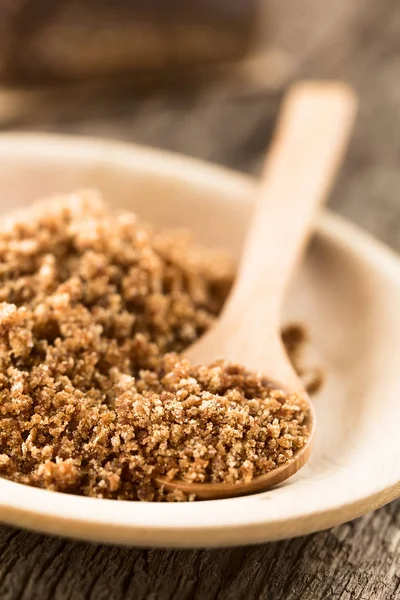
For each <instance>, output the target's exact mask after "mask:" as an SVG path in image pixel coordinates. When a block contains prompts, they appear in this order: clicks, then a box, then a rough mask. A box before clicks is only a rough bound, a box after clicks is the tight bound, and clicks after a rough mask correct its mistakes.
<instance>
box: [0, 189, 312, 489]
mask: <svg viewBox="0 0 400 600" xmlns="http://www.w3.org/2000/svg"><path fill="white" fill-rule="evenodd" d="M232 277H233V265H232V264H231V262H230V261H229V260H228V259H227V258H226V257H225V256H224V255H222V254H220V253H217V252H215V251H210V250H207V249H205V248H201V247H198V246H196V245H195V244H194V243H193V242H192V241H191V239H190V237H188V236H187V235H182V234H178V233H176V232H175V233H174V232H155V231H153V230H151V229H150V228H147V227H145V226H143V225H142V224H140V223H138V222H137V219H136V217H135V216H134V215H133V214H131V213H126V212H125V213H117V212H113V211H111V210H110V209H109V208H108V207H107V205H106V204H104V202H103V201H102V200H101V198H99V196H98V195H97V194H96V193H94V192H81V193H79V194H72V195H69V196H65V197H59V198H54V199H51V200H49V201H46V202H42V203H38V204H37V205H34V206H32V207H30V208H27V209H25V210H23V211H21V212H20V213H16V214H12V215H8V216H6V217H3V218H2V220H1V221H0V282H1V285H0V474H2V475H3V476H5V477H7V478H9V479H11V480H13V481H16V482H20V483H25V484H29V485H34V486H38V487H43V488H47V489H51V490H56V491H62V492H69V493H74V494H83V495H87V496H94V497H101V498H115V499H129V500H158V501H159V500H186V499H187V498H185V497H184V496H183V495H182V494H179V493H168V492H167V491H165V490H163V489H159V488H157V486H155V485H154V483H153V481H154V478H155V477H160V476H163V477H167V478H180V479H182V480H184V481H188V482H221V481H225V482H230V483H236V482H241V481H249V480H251V479H252V478H253V477H255V476H257V475H259V474H261V473H265V472H267V471H269V470H271V469H273V468H275V467H276V466H278V465H280V464H282V463H284V462H286V461H287V460H289V459H290V458H291V457H292V456H293V452H295V451H296V450H297V449H299V448H301V447H302V446H303V445H304V444H305V442H306V441H307V437H308V432H307V427H306V425H305V420H306V405H305V404H304V402H303V401H302V399H301V398H300V397H299V396H295V395H288V394H284V393H283V392H281V391H279V390H275V389H273V388H272V387H271V385H270V384H269V383H268V382H267V381H265V380H262V379H260V378H259V377H257V376H256V375H255V374H253V373H250V372H247V371H246V370H244V369H243V367H241V366H238V365H230V364H227V363H225V362H224V361H221V362H219V363H214V364H212V365H209V366H192V365H190V364H189V363H188V362H187V360H185V359H183V358H182V357H180V356H179V353H180V352H181V351H182V350H183V349H184V348H185V347H186V346H188V345H189V344H190V343H192V342H193V341H194V340H196V339H197V338H198V337H199V336H200V335H202V333H203V332H204V331H205V330H206V329H207V328H208V327H209V326H210V325H211V324H212V322H213V320H214V319H215V317H216V316H217V315H218V312H219V311H220V309H221V307H222V305H223V302H224V299H225V297H226V294H227V292H228V290H229V286H230V284H231V281H232ZM283 339H284V341H285V343H286V344H287V347H288V349H289V351H290V353H291V355H292V356H293V357H294V358H295V365H296V366H298V356H299V348H301V346H302V344H303V341H304V339H303V333H302V332H301V330H300V329H298V328H292V329H288V330H287V331H286V332H285V334H284V338H283Z"/></svg>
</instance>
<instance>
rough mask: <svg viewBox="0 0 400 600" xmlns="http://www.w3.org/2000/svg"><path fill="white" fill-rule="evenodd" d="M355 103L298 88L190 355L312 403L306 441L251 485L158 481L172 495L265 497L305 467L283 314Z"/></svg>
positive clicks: (328, 90) (345, 96) (315, 86)
mask: <svg viewBox="0 0 400 600" xmlns="http://www.w3.org/2000/svg"><path fill="white" fill-rule="evenodd" d="M356 107H357V100H356V97H355V94H354V93H353V91H352V90H351V89H350V88H349V87H347V86H346V85H345V84H344V83H339V82H331V83H326V82H320V83H318V82H304V83H299V84H296V85H294V86H293V87H292V88H291V89H290V91H289V93H288V95H287V97H286V99H285V101H284V105H283V109H282V112H281V115H280V118H279V121H278V126H277V131H276V134H275V139H274V141H273V143H272V146H271V149H270V151H269V155H268V158H267V162H266V167H265V169H264V173H263V176H262V181H261V189H260V195H259V199H258V202H257V203H256V206H255V209H254V214H253V217H252V222H251V224H250V228H249V232H248V235H247V240H246V243H245V245H244V249H243V254H242V258H241V262H240V265H239V268H238V272H237V277H236V281H235V283H234V286H233V288H232V291H231V293H230V296H229V298H228V300H227V302H226V304H225V306H224V309H223V311H222V314H221V316H220V318H219V319H218V321H217V322H216V324H215V325H214V327H213V328H212V329H211V330H209V331H208V332H207V333H206V334H205V335H204V336H203V337H202V338H201V339H200V340H198V341H197V342H196V343H195V344H194V345H193V346H191V347H190V348H189V349H188V351H187V352H186V357H187V358H188V359H189V360H190V361H191V362H192V363H193V364H208V363H211V362H212V361H214V360H217V359H221V358H224V359H226V360H228V361H231V362H234V363H239V364H242V365H244V366H245V367H246V368H247V369H249V370H252V371H256V372H258V373H261V374H263V375H264V376H266V377H267V378H268V379H269V380H270V381H272V382H275V383H276V385H277V387H279V388H281V389H283V390H285V391H288V392H289V391H293V392H296V393H298V394H301V395H302V396H303V397H304V398H305V399H306V400H307V401H308V403H309V411H308V417H307V423H306V424H307V427H308V430H309V434H310V435H309V439H308V443H307V444H306V445H305V446H303V447H302V448H301V449H300V450H299V451H298V452H297V453H296V454H295V455H294V456H293V458H292V459H291V460H290V461H289V462H287V463H285V464H283V465H281V466H280V467H277V468H276V469H273V470H272V471H270V472H268V473H266V474H265V475H261V476H259V477H256V478H254V479H253V480H252V481H251V482H250V483H239V484H235V485H234V484H228V483H185V482H183V481H179V480H172V481H168V480H166V479H157V480H156V482H157V484H158V485H163V486H164V487H165V488H166V489H167V490H170V491H172V490H174V489H179V490H182V491H183V492H184V493H186V494H195V495H196V497H197V498H201V499H213V498H225V497H231V496H240V495H244V494H249V493H254V492H260V491H262V490H266V489H267V488H270V487H272V486H273V485H276V484H277V483H280V482H281V481H284V480H285V479H287V478H288V477H290V476H291V475H293V474H294V473H295V472H296V471H298V470H299V469H300V468H301V467H302V466H303V465H304V464H305V463H306V461H307V459H308V457H309V455H310V450H311V442H312V438H313V434H314V429H315V416H314V410H313V407H312V405H311V403H310V401H309V398H308V396H307V393H306V392H305V390H304V388H303V385H302V383H301V381H300V380H299V378H298V377H297V375H296V373H295V371H294V370H293V368H292V365H291V363H290V361H289V359H288V356H287V354H286V352H285V349H284V346H283V344H282V340H281V335H280V309H281V304H282V300H283V297H284V293H285V291H286V287H287V285H288V282H289V280H290V278H291V276H292V273H293V270H294V268H295V266H296V264H297V263H298V261H299V258H300V257H301V255H302V253H303V251H304V248H305V245H306V242H307V240H308V238H309V237H310V234H311V232H312V229H313V223H314V217H315V214H316V211H317V208H318V207H319V206H321V204H322V203H323V202H324V200H325V199H326V198H327V195H328V192H329V190H330V188H331V185H332V183H333V180H334V177H335V175H336V173H337V171H338V168H339V165H340V162H341V159H342V156H343V154H344V151H345V148H346V146H347V142H348V139H349V135H350V132H351V129H352V124H353V121H354V117H355V113H356Z"/></svg>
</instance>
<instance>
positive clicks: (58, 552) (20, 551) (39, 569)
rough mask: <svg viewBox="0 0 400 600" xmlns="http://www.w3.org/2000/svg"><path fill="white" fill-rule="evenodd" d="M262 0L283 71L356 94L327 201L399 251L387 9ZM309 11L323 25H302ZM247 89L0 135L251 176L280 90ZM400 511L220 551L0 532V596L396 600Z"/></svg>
mask: <svg viewBox="0 0 400 600" xmlns="http://www.w3.org/2000/svg"><path fill="white" fill-rule="evenodd" d="M274 4H275V5H276V10H278V11H280V12H279V15H278V16H280V18H279V19H278V22H279V24H280V25H281V24H284V27H283V29H282V31H280V30H279V28H277V29H278V30H277V31H276V32H275V35H276V44H278V45H280V51H281V53H282V55H283V56H289V59H290V57H293V63H292V62H290V60H289V63H290V64H293V65H295V67H296V68H295V72H296V73H297V74H302V75H306V76H311V75H314V74H315V75H323V76H333V77H338V76H339V77H340V76H343V77H345V78H346V79H347V80H349V81H350V82H351V83H353V84H354V85H356V86H357V89H358V90H359V92H360V94H361V101H362V103H361V116H360V119H359V123H358V126H357V130H356V136H355V139H354V141H353V144H352V148H351V152H350V156H349V160H348V162H347V164H346V168H345V170H344V172H343V174H342V176H341V178H340V181H339V184H338V185H337V187H336V190H335V193H334V195H333V197H332V200H331V206H332V207H333V208H334V209H335V210H337V211H338V212H340V213H341V214H343V215H345V216H346V217H348V218H350V219H352V220H353V221H356V222H357V223H359V224H360V225H362V226H363V227H365V228H367V229H368V230H370V231H371V232H373V233H374V234H375V235H377V236H378V237H380V238H381V239H383V240H385V241H386V242H388V243H389V244H390V245H392V246H393V247H394V248H395V249H397V250H400V200H399V190H400V169H399V141H398V129H399V122H400V81H399V73H400V52H399V50H400V47H399V46H400V11H399V10H398V0H380V2H374V1H373V0H340V1H339V0H338V1H337V2H335V3H330V5H332V9H329V10H328V8H327V4H326V3H321V2H320V1H319V0H299V2H298V4H299V8H298V11H297V12H296V14H295V15H293V14H292V15H291V13H293V10H292V8H293V5H292V3H285V2H280V1H279V0H274ZM322 4H323V7H322ZM300 5H301V7H300ZM285 7H286V8H285ZM330 10H332V11H333V13H334V14H332V15H330V14H329V13H330ZM317 16H318V19H320V23H321V26H320V27H318V28H317V27H316V26H314V27H311V26H310V23H311V22H312V21H311V18H316V17H317ZM321 32H322V33H321ZM305 38H307V43H306V44H304V46H306V48H304V51H302V48H303V40H304V39H305ZM310 38H312V39H310ZM297 53H298V56H295V55H296V54H297ZM257 86H258V87H257ZM257 86H252V85H249V86H248V87H246V86H245V85H243V82H239V81H237V80H231V81H229V83H227V84H226V85H220V86H218V88H216V87H209V88H206V89H202V90H198V91H188V92H186V94H184V95H182V94H178V93H174V92H170V93H167V92H164V93H162V94H154V95H153V96H151V97H150V98H149V99H148V100H147V101H146V102H143V101H141V100H138V99H132V98H131V97H130V96H129V94H126V93H125V92H121V94H119V95H117V101H116V100H115V97H116V94H114V95H113V97H112V98H111V97H109V96H108V95H107V94H106V93H104V94H100V95H99V94H97V95H96V96H93V95H91V94H90V92H89V91H85V92H83V93H82V94H81V96H79V95H77V101H76V103H75V104H71V102H69V101H68V102H66V101H64V102H62V101H61V100H60V102H59V103H58V104H57V106H54V105H52V104H51V103H50V102H49V103H48V105H46V104H43V110H42V114H41V115H40V116H35V115H34V114H33V113H32V111H30V110H26V111H25V112H24V111H21V113H19V114H18V115H14V116H12V117H11V118H8V119H6V120H4V121H3V127H4V128H7V129H10V128H12V129H25V128H26V127H27V126H29V127H31V128H34V129H40V130H48V131H65V132H80V133H87V134H91V135H102V136H106V137H115V138H120V139H128V140H134V141H136V142H143V143H147V144H150V145H156V146H162V147H165V148H171V149H173V150H179V151H182V152H185V153H188V154H192V155H196V156H200V157H204V158H207V159H209V160H214V161H217V162H221V163H224V164H227V165H229V166H232V167H235V168H239V169H242V170H245V171H248V172H252V173H258V172H259V169H260V167H261V160H262V153H263V151H264V148H265V140H266V139H267V138H268V136H269V135H270V133H271V131H272V126H273V119H274V116H275V114H276V112H277V109H278V104H279V99H280V93H279V92H276V93H271V91H270V90H269V89H268V86H267V85H266V86H265V87H263V85H262V76H260V77H258V78H257ZM128 87H129V86H128ZM399 508H400V501H397V502H393V503H392V504H390V505H389V506H387V507H384V508H382V509H380V510H378V511H376V512H375V513H373V514H370V515H367V516H366V517H364V518H362V519H358V520H357V521H355V522H352V523H349V524H345V525H342V526H340V527H336V528H334V529H332V530H330V531H327V532H321V533H318V534H315V535H311V536H307V537H303V538H299V539H295V540H288V541H284V542H279V543H273V544H268V545H263V546H259V547H249V548H235V549H229V550H205V551H164V550H147V551H145V550H135V549H121V548H113V547H106V546H94V545H90V544H84V543H74V542H70V541H65V540H59V539H52V538H49V537H45V536H42V535H37V534H32V533H26V532H21V531H18V530H15V529H11V528H8V527H0V598H1V600H36V599H37V600H102V599H106V600H122V599H124V600H125V599H130V598H132V599H135V600H141V599H143V600H169V599H171V600H172V599H174V600H175V599H178V600H181V599H182V600H186V599H188V600H189V599H194V600H214V599H215V600H217V599H218V600H237V599H239V600H240V599H241V598H243V599H246V600H247V599H249V600H253V599H254V600H258V599H262V600H271V599H272V600H280V599H282V600H298V599H300V598H301V599H302V600H320V599H321V600H322V599H329V600H380V599H396V598H400V511H399Z"/></svg>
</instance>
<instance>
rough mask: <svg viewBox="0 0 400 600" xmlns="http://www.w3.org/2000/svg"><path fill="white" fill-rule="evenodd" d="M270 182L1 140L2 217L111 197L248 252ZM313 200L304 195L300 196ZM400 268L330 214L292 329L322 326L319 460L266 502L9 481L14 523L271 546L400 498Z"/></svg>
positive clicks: (116, 153) (302, 284) (78, 148)
mask: <svg viewBox="0 0 400 600" xmlns="http://www.w3.org/2000/svg"><path fill="white" fill-rule="evenodd" d="M256 185H257V184H256V182H255V181H254V180H252V179H250V178H247V177H245V176H242V175H239V174H235V173H232V172H229V171H227V170H224V169H221V168H217V167H213V166H209V165H206V164H204V163H201V162H197V161H194V160H190V159H187V158H183V157H179V156H173V155H170V154H168V153H164V152H158V151H153V150H148V149H144V148H139V147H133V146H127V145H124V144H114V143H110V142H102V141H96V140H84V139H78V138H65V137H52V136H41V135H40V136H39V135H20V134H15V135H3V136H0V210H6V209H10V208H15V207H17V206H21V205H23V204H26V203H28V202H30V201H31V200H33V199H35V198H37V197H40V196H43V195H47V194H51V193H54V192H60V191H61V192H62V191H71V190H73V189H75V188H79V187H88V186H90V187H93V186H94V187H98V188H100V189H101V190H102V191H103V193H104V194H105V197H106V198H107V199H108V201H109V202H110V203H111V204H112V205H115V206H117V205H118V206H124V207H129V208H131V209H133V210H135V211H137V212H138V214H139V215H140V216H141V217H143V218H145V219H147V220H150V221H152V222H154V223H155V224H157V225H162V226H185V227H190V228H191V229H192V230H193V231H194V232H195V234H196V235H197V236H198V237H199V239H201V240H202V241H203V242H205V243H207V244H213V245H219V246H224V247H227V248H228V249H229V250H230V251H231V252H233V253H234V254H236V255H237V254H238V252H239V251H240V243H241V240H242V237H243V233H244V231H245V229H246V223H247V219H248V216H249V214H250V208H251V200H252V198H253V197H254V196H255V189H256ZM299 201H301V199H300V198H299ZM399 307H400V261H399V260H398V259H397V257H396V256H395V255H394V254H393V253H392V252H391V251H390V250H388V249H386V248H385V247H383V246H382V245H380V244H378V243H377V242H376V241H374V240H373V239H371V238H370V237H369V236H367V235H366V234H364V233H362V232H360V231H359V230H357V229H356V228H355V227H353V226H351V225H349V224H348V223H346V222H345V221H343V220H342V219H340V218H338V217H335V216H333V215H330V214H326V215H324V216H323V217H322V218H321V219H320V221H319V223H318V226H317V232H316V236H315V238H314V240H313V243H312V245H311V248H310V251H309V253H308V256H307V260H306V262H305V264H304V266H303V268H302V270H301V273H300V274H299V277H298V280H297V281H296V282H295V283H294V285H293V289H292V291H291V293H290V294H289V297H288V303H287V307H286V311H285V315H284V316H283V319H284V321H285V322H286V321H288V320H292V319H295V320H300V321H305V322H306V323H308V324H309V326H310V328H311V332H312V337H313V341H314V346H315V350H316V353H317V354H318V360H319V361H321V363H322V364H323V365H324V367H325V369H326V372H327V384H326V386H325V388H324V390H323V392H322V393H321V394H320V396H319V397H318V398H316V399H315V406H316V412H317V435H316V440H315V446H314V451H313V455H312V458H311V460H310V462H309V463H308V465H307V466H306V467H305V468H304V469H303V470H302V471H301V472H299V473H298V474H297V475H296V476H295V477H294V478H292V479H290V480H289V481H287V482H285V483H284V484H282V485H280V486H278V487H277V488H275V489H274V490H271V491H269V492H266V493H263V494H257V495H254V496H248V497H244V498H236V499H230V500H216V501H209V502H197V503H188V504H146V503H140V502H117V501H112V500H97V499H91V498H81V497H77V496H69V495H65V494H60V493H54V492H49V491H45V490H39V489H34V488H30V487H25V486H22V485H18V484H15V483H11V482H9V481H5V480H0V520H1V521H3V522H5V523H10V524H13V525H17V526H21V527H27V528H30V529H36V530H39V531H43V532H47V533H54V534H60V535H65V536H71V537H76V538H82V539H87V540H96V541H100V542H116V543H122V544H131V545H145V546H176V547H187V546H191V547H193V546H220V545H233V544H250V543H255V542H265V541H267V540H274V539H279V538H284V537H291V536H295V535H301V534H306V533H310V532H312V531H316V530H320V529H324V528H327V527H331V526H333V525H336V524H339V523H342V522H344V521H347V520H349V519H353V518H355V517H357V516H359V515H362V514H363V513H366V512H368V511H370V510H373V509H375V508H377V507H378V506H381V505H382V504H384V503H386V502H389V501H390V500H392V499H393V498H395V497H397V496H398V495H400V460H399V458H400V436H399V434H398V423H399V422H400V401H399V398H400V379H399V376H398V356H399V348H400V319H399V310H400V308H399Z"/></svg>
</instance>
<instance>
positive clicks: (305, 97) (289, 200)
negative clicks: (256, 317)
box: [224, 82, 357, 325]
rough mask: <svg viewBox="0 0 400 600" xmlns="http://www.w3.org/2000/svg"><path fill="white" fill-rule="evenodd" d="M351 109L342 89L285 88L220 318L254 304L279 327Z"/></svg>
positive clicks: (336, 85) (351, 99)
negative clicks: (284, 301)
mask: <svg viewBox="0 0 400 600" xmlns="http://www.w3.org/2000/svg"><path fill="white" fill-rule="evenodd" d="M356 108H357V100H356V96H355V94H354V93H353V92H352V90H351V89H350V88H349V87H348V86H347V85H346V84H344V83H341V82H332V83H326V82H303V83H300V84H295V85H294V86H293V87H292V88H291V89H290V91H289V93H288V95H287V96H286V99H285V101H284V105H283V109H282V112H281V116H280V118H279V121H278V126H277V129H276V134H275V138H274V140H273V142H272V145H271V147H270V151H269V153H268V157H267V162H266V166H265V169H264V173H263V177H262V182H261V189H260V195H259V199H258V202H257V204H256V207H255V210H254V213H253V218H252V222H251V224H250V228H249V231H248V235H247V238H246V240H247V241H246V243H245V246H244V250H243V254H242V260H241V263H240V265H239V270H238V276H237V279H236V283H235V286H234V289H233V290H232V293H231V295H230V298H229V300H228V303H227V306H226V309H225V311H224V313H225V314H226V313H228V314H229V315H230V316H231V317H234V316H237V317H240V318H242V317H243V308H244V306H245V305H246V304H247V305H248V306H249V305H251V307H252V309H256V306H255V303H257V299H259V302H262V307H260V308H262V313H263V314H264V315H266V318H268V322H269V324H270V325H271V324H273V325H278V322H279V311H280V307H281V303H282V296H283V293H284V292H285V289H286V286H287V284H288V282H289V279H290V277H291V275H292V272H293V270H294V267H295V266H296V263H297V262H298V261H299V258H300V257H301V253H302V250H303V249H304V247H305V244H306V241H307V239H308V237H309V235H310V233H311V231H312V228H313V224H314V218H315V214H316V210H317V208H318V207H319V206H320V205H322V203H323V202H324V200H325V199H326V197H327V195H328V192H329V191H330V188H331V185H332V183H333V181H334V178H335V174H336V173H337V171H338V168H339V166H340V162H341V158H342V156H343V154H344V151H345V148H346V145H347V141H348V138H349V135H350V131H351V125H352V123H353V120H354V117H355V113H356ZM250 300H251V302H250ZM255 312H259V311H258V310H257V309H256V310H255ZM267 315H268V316H267Z"/></svg>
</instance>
